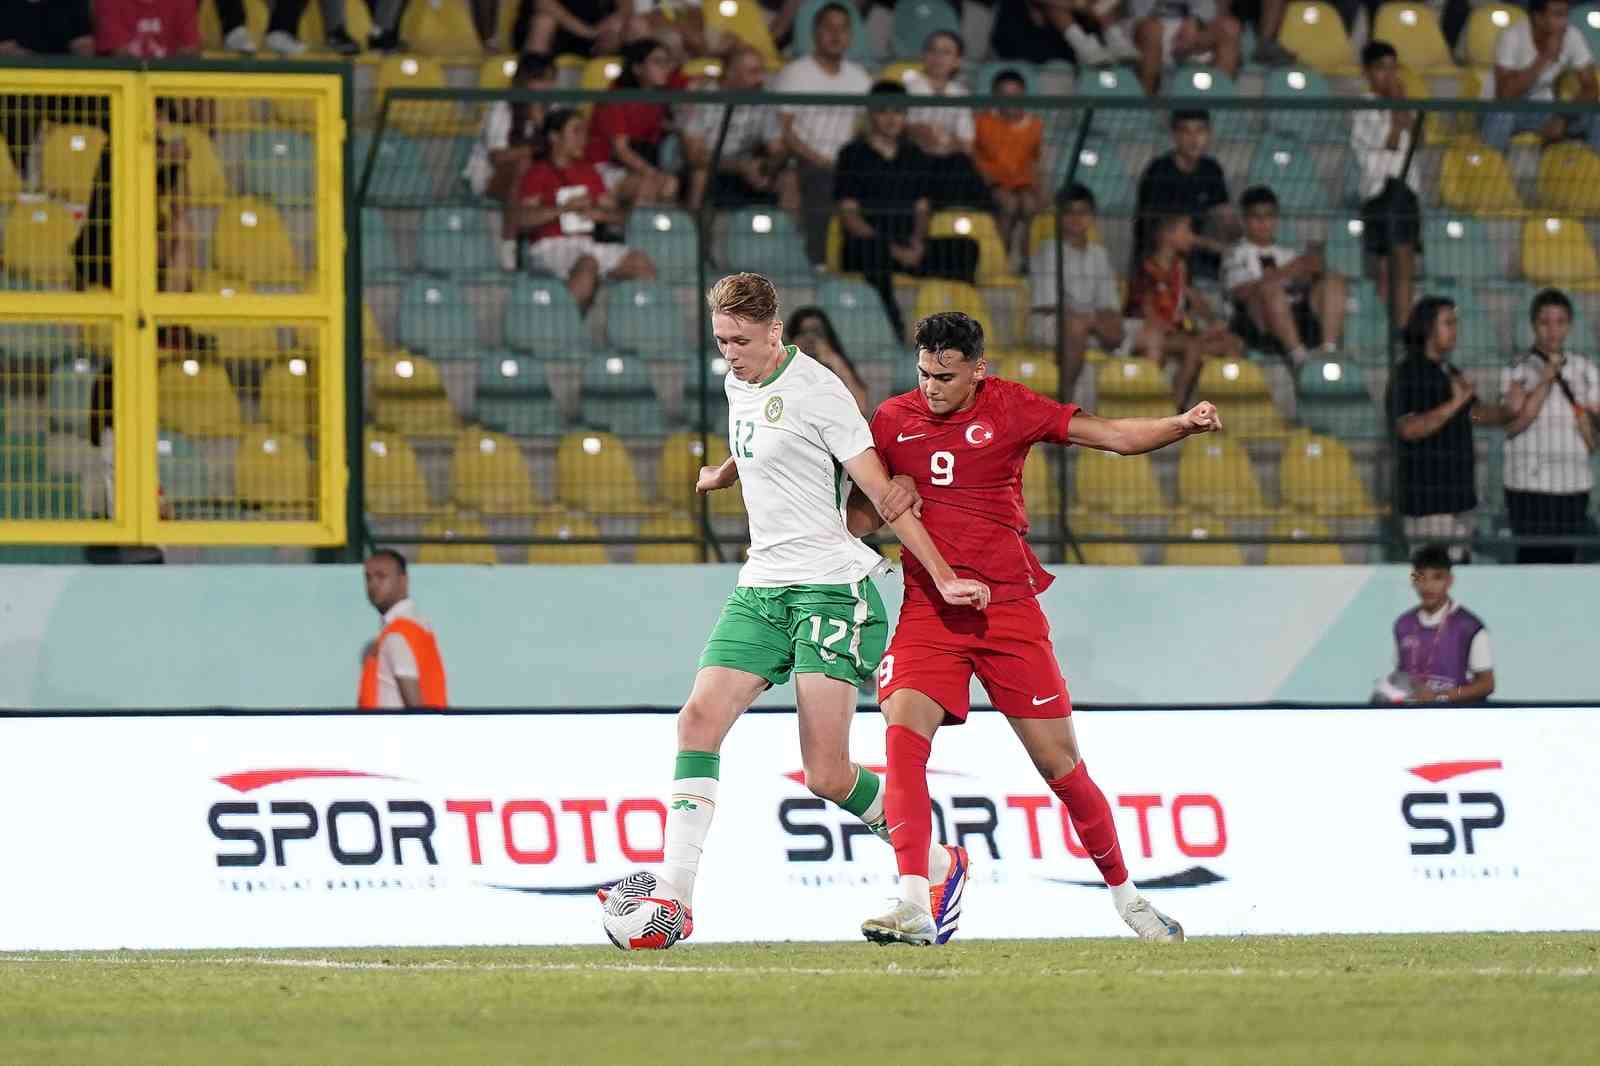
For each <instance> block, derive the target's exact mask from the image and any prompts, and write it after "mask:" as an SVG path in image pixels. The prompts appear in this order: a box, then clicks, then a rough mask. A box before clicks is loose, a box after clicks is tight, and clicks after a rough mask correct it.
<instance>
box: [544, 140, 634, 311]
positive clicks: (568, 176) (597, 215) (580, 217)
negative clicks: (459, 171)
mask: <svg viewBox="0 0 1600 1066" xmlns="http://www.w3.org/2000/svg"><path fill="white" fill-rule="evenodd" d="M586 126H587V123H585V122H584V119H583V116H582V115H580V114H579V113H578V112H576V111H568V110H559V111H552V112H551V113H550V114H549V115H548V116H547V117H546V118H545V120H544V130H543V133H544V141H545V145H546V146H547V150H548V152H549V156H548V158H546V159H544V160H542V161H540V162H538V163H535V164H534V165H533V166H531V167H529V168H528V171H527V173H526V174H524V175H523V178H522V225H523V226H524V227H526V228H527V229H528V230H531V231H532V234H533V243H532V245H530V247H529V253H530V255H531V256H532V257H533V262H534V264H535V265H536V266H538V267H539V268H540V269H542V270H544V271H546V272H548V273H550V274H554V275H555V276H556V277H558V278H562V279H564V280H565V281H566V283H567V290H568V291H569V292H571V293H572V298H573V299H574V300H576V301H577V304H578V307H579V308H581V309H582V310H585V311H587V310H588V308H589V305H590V304H591V303H593V302H594V296H595V291H596V290H597V289H598V288H599V287H600V279H601V278H606V279H608V280H612V279H614V280H619V281H620V280H631V279H641V280H646V281H648V280H651V279H653V278H655V276H656V268H655V264H654V263H652V262H651V261H650V258H649V256H647V255H645V254H644V253H643V252H640V251H637V250H635V249H632V248H629V247H627V246H626V245H623V244H618V243H610V242H604V243H602V242H600V241H597V240H595V237H594V231H595V226H596V224H608V225H619V224H621V222H622V211H621V210H620V209H619V208H618V207H617V202H616V200H615V199H613V198H612V196H611V194H610V193H608V192H606V187H605V182H604V181H603V180H602V179H601V177H600V172H599V171H598V170H596V169H595V168H594V165H593V164H592V163H589V162H586V161H585V160H584V157H583V154H584V148H585V146H586V145H587V144H588V138H589V131H588V129H587V128H586Z"/></svg>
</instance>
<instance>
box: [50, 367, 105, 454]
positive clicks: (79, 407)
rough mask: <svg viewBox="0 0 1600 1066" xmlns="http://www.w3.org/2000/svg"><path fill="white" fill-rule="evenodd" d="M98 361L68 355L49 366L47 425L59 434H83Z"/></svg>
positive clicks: (87, 430) (84, 433)
mask: <svg viewBox="0 0 1600 1066" xmlns="http://www.w3.org/2000/svg"><path fill="white" fill-rule="evenodd" d="M100 371H101V366H100V364H99V363H98V362H96V361H95V360H93V359H90V358H88V357H87V356H83V355H72V356H69V357H68V358H66V359H62V360H60V361H59V362H57V363H56V364H55V366H53V367H51V368H50V400H49V404H50V427H51V428H52V429H56V430H60V431H61V432H63V433H71V434H74V435H76V436H86V435H87V434H88V432H89V411H90V407H91V395H92V393H93V390H94V383H95V379H96V378H98V377H99V376H100Z"/></svg>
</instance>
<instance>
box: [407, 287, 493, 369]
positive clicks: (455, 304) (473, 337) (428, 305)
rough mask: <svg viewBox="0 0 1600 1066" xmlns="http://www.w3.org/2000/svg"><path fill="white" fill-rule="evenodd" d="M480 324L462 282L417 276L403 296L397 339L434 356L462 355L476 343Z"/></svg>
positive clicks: (418, 350)
mask: <svg viewBox="0 0 1600 1066" xmlns="http://www.w3.org/2000/svg"><path fill="white" fill-rule="evenodd" d="M477 339H478V327H477V323H476V322H475V320H474V318H473V315H472V307H471V306H470V305H469V304H468V303H467V298H466V294H465V293H464V292H462V290H461V286H460V285H458V284H456V283H455V282H453V281H444V280H440V279H436V278H417V279H416V280H414V281H412V282H411V284H409V285H407V286H406V288H405V290H404V292H403V293H402V295H401V298H400V328H399V331H398V332H397V333H396V335H395V340H396V341H397V342H398V343H399V344H400V346H401V347H402V348H405V349H407V350H408V351H413V352H421V353H423V354H425V355H429V356H432V357H433V358H434V359H455V358H460V353H461V351H462V350H463V349H468V348H472V347H473V346H475V345H476V344H477Z"/></svg>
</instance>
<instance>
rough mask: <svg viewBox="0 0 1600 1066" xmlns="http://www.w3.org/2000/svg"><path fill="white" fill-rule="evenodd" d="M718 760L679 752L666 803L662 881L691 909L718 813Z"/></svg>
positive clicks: (705, 754) (699, 753)
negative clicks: (704, 854) (703, 855)
mask: <svg viewBox="0 0 1600 1066" xmlns="http://www.w3.org/2000/svg"><path fill="white" fill-rule="evenodd" d="M721 762H722V760H721V758H720V757H718V756H717V755H716V754H715V753H713V752H706V751H680V752H679V753H678V762H677V767H676V771H675V772H674V774H673V781H672V796H671V798H670V799H668V800H667V839H666V844H665V845H664V847H663V855H662V866H661V880H663V881H665V882H666V887H667V889H668V891H670V892H671V893H672V895H673V896H674V897H675V898H677V899H680V900H682V901H683V905H684V906H686V907H687V906H691V905H692V903H693V900H694V878H695V874H696V873H698V872H699V869H700V854H701V852H703V851H704V850H705V845H706V834H708V833H710V832H711V819H712V817H713V816H715V814H716V813H717V775H718V772H719V769H720V766H721Z"/></svg>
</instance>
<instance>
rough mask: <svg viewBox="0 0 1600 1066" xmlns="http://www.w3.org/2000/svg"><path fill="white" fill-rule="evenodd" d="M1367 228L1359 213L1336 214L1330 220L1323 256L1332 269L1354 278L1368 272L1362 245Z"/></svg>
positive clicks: (1334, 271) (1336, 272)
mask: <svg viewBox="0 0 1600 1066" xmlns="http://www.w3.org/2000/svg"><path fill="white" fill-rule="evenodd" d="M1365 230H1366V223H1365V222H1363V221H1362V220H1361V218H1360V216H1359V215H1344V216H1335V217H1333V218H1330V219H1329V220H1328V236H1327V241H1326V243H1325V244H1324V245H1323V249H1322V257H1323V262H1324V263H1326V264H1327V267H1328V269H1329V270H1330V271H1332V272H1333V273H1335V274H1343V275H1344V276H1345V277H1346V278H1352V279H1353V278H1359V277H1361V276H1362V275H1363V274H1364V273H1365V272H1366V251H1365V249H1363V248H1362V246H1361V235H1362V234H1363V233H1364V232H1365Z"/></svg>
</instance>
